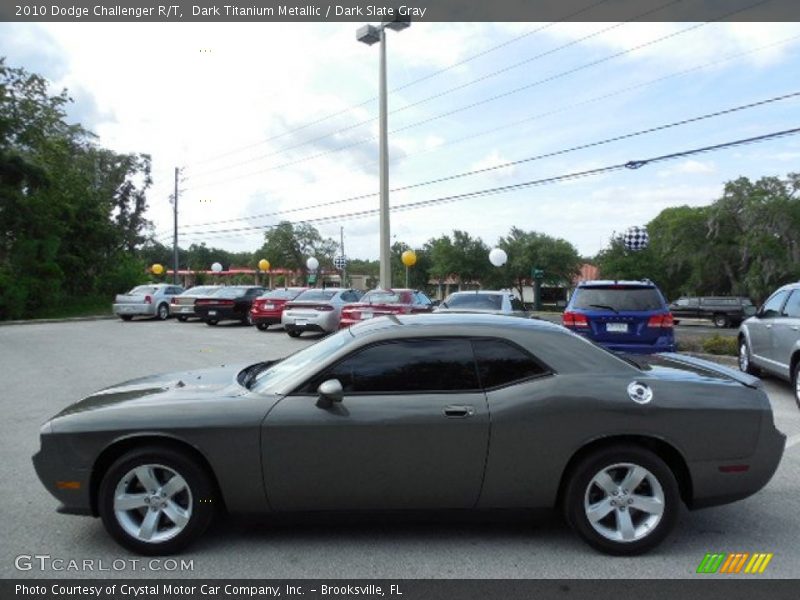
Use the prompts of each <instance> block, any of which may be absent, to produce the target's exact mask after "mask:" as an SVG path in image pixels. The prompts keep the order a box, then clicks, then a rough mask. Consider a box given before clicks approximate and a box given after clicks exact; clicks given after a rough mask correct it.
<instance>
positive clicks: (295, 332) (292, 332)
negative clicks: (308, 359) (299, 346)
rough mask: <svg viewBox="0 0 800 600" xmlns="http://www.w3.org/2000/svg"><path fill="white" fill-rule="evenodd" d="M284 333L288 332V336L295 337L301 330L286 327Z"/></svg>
mask: <svg viewBox="0 0 800 600" xmlns="http://www.w3.org/2000/svg"><path fill="white" fill-rule="evenodd" d="M286 333H288V334H289V337H293V338H296V337H300V334H301V333H303V332H302V331H298V330H296V329H288V330H287V331H286Z"/></svg>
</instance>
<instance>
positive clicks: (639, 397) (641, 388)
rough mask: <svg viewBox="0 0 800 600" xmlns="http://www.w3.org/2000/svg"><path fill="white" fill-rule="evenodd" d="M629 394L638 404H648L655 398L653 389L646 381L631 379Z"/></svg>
mask: <svg viewBox="0 0 800 600" xmlns="http://www.w3.org/2000/svg"><path fill="white" fill-rule="evenodd" d="M628 396H630V399H631V400H633V401H634V402H636V403H637V404H647V403H648V402H650V400H652V399H653V390H651V389H650V387H649V386H648V385H647V384H646V383H640V382H638V381H631V383H630V384H629V385H628Z"/></svg>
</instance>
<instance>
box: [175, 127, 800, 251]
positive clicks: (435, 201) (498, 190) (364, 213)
mask: <svg viewBox="0 0 800 600" xmlns="http://www.w3.org/2000/svg"><path fill="white" fill-rule="evenodd" d="M798 133H800V127H797V128H792V129H786V130H783V131H776V132H772V133H767V134H763V135H759V136H754V137H749V138H743V139H738V140H734V141H730V142H723V143H720V144H714V145H711V146H703V147H701V148H694V149H691V150H682V151H679V152H673V153H670V154H663V155H660V156H654V157H650V158H645V159H636V160H630V161H627V162H624V163H618V164H615V165H609V166H605V167H598V168H595V169H588V170H585V171H578V172H574V173H567V174H564V175H556V176H553V177H547V178H544V179H535V180H531V181H524V182H520V183H515V184H509V185H504V186H499V187H494V188H488V189H483V190H476V191H472V192H464V193H461V194H454V195H451V196H443V197H439V198H432V199H428V200H420V201H416V202H408V203H406V204H399V205H395V206H393V207H392V208H391V210H392V211H393V212H404V211H408V210H416V209H419V208H426V207H429V206H437V205H441V204H448V203H453V202H459V201H461V200H467V199H471V198H479V197H483V196H490V195H496V194H502V193H506V192H512V191H517V190H521V189H527V188H530V187H538V186H542V185H550V184H554V183H559V182H562V181H568V180H573V179H580V178H585V177H591V176H595V175H601V174H604V173H610V172H614V171H620V170H623V169H639V168H641V167H643V166H646V165H650V164H655V163H659V162H665V161H670V160H675V159H678V158H685V157H687V156H693V155H696V154H705V153H709V152H716V151H719V150H723V149H727V148H734V147H738V146H744V145H749V144H754V143H759V142H764V141H768V140H772V139H778V138H782V137H788V136H791V135H797V134H798ZM378 213H379V209H367V210H361V211H353V212H350V213H344V214H340V215H329V216H325V217H315V218H311V219H302V220H298V221H294V222H293V223H294V224H300V223H325V222H329V221H342V220H348V219H358V218H363V217H369V216H372V215H375V214H378ZM273 227H276V225H275V224H270V225H261V226H251V227H239V228H233V229H222V230H210V231H201V232H191V233H188V234H187V233H184V234H182V235H184V237H187V236H189V237H190V236H196V235H204V236H205V235H216V234H230V233H241V232H248V231H252V232H259V231H264V230H266V229H271V228H273Z"/></svg>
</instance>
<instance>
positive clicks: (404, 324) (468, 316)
mask: <svg viewBox="0 0 800 600" xmlns="http://www.w3.org/2000/svg"><path fill="white" fill-rule="evenodd" d="M452 327H460V328H464V329H470V328H474V329H476V330H478V329H485V328H486V327H492V328H494V329H513V330H515V331H519V330H520V329H527V330H530V331H551V332H552V331H561V332H565V333H566V332H567V330H566V329H564V328H563V327H562V326H561V325H557V324H555V323H550V322H549V321H544V320H540V319H520V318H519V317H511V316H506V315H496V314H480V313H432V314H418V315H386V316H384V317H381V318H379V319H374V320H369V321H363V322H362V323H359V324H357V325H353V326H352V327H351V328H350V331H351V332H352V334H353V335H354V336H356V337H358V336H360V335H369V334H372V333H375V332H377V331H381V330H386V331H387V332H388V331H390V330H395V331H396V330H397V329H398V328H403V329H404V330H407V331H412V330H418V331H419V332H420V333H423V332H425V331H426V330H432V329H441V328H452ZM459 333H460V334H462V335H463V333H464V330H463V329H462V331H461V332H459Z"/></svg>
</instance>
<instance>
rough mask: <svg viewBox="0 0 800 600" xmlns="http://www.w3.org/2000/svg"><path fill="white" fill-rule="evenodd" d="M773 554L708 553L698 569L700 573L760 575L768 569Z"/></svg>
mask: <svg viewBox="0 0 800 600" xmlns="http://www.w3.org/2000/svg"><path fill="white" fill-rule="evenodd" d="M773 556H774V555H773V553H772V552H769V553H767V552H754V553H752V554H751V553H749V552H729V553H726V552H717V553H708V554H706V555H705V556H704V557H703V560H701V561H700V564H699V565H698V567H697V572H698V573H703V574H714V573H717V574H725V575H735V574H738V573H747V574H752V575H755V574H760V573H763V572H764V571H765V570H766V569H767V565H768V564H769V563H770V561H771V560H772V557H773Z"/></svg>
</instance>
